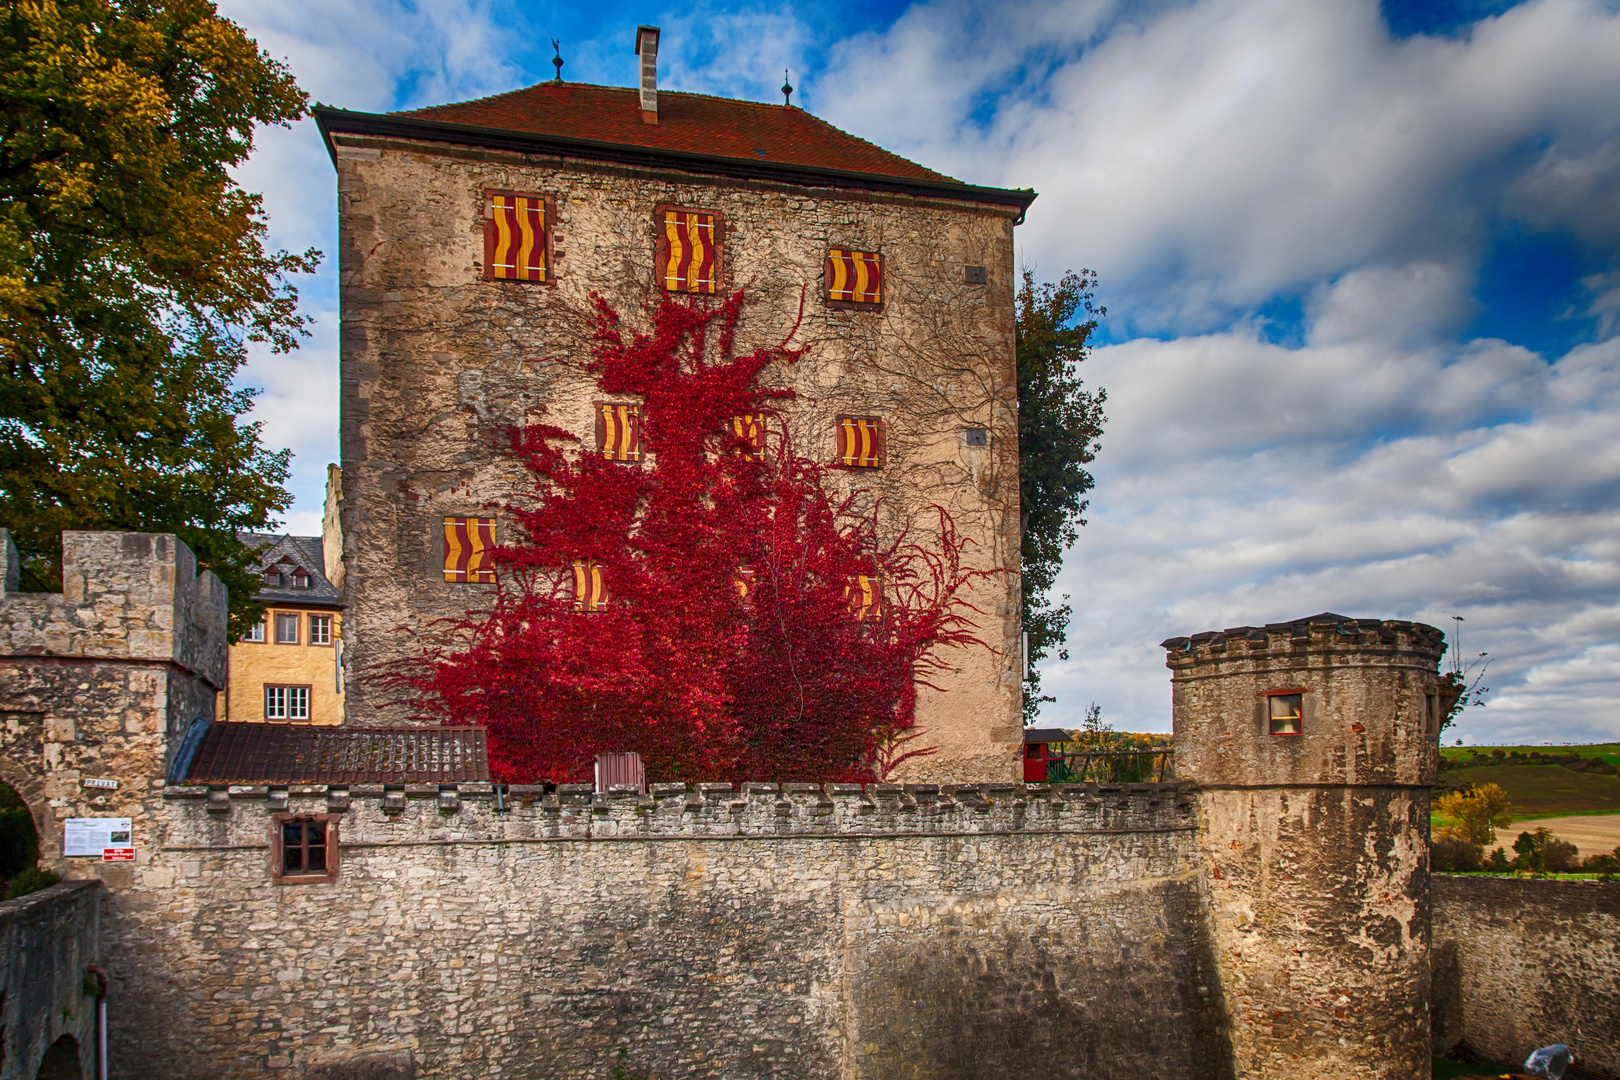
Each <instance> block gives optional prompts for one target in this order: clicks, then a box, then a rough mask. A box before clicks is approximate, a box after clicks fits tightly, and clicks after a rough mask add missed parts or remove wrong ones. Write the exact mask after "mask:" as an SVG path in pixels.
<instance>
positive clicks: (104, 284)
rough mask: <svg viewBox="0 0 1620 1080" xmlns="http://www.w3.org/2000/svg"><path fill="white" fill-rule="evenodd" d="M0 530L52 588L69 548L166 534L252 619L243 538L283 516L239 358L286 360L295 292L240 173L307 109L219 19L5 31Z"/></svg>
mask: <svg viewBox="0 0 1620 1080" xmlns="http://www.w3.org/2000/svg"><path fill="white" fill-rule="evenodd" d="M0 103H3V109H0V523H3V524H5V525H7V526H9V527H10V528H11V529H12V530H13V532H14V533H15V535H16V536H17V539H18V542H19V547H20V548H22V549H23V553H24V556H25V577H26V579H27V580H29V581H30V583H31V584H33V585H34V586H35V587H52V586H54V584H55V582H56V581H57V580H58V579H59V575H60V565H59V561H60V557H61V554H60V546H59V542H58V539H57V538H58V535H59V534H60V532H61V531H62V530H63V529H95V528H102V529H108V528H111V529H136V530H145V531H172V532H175V533H177V534H179V535H180V537H181V538H182V539H183V540H185V541H186V543H187V544H188V545H190V546H191V548H192V550H193V551H195V552H196V553H197V555H198V557H199V560H200V561H201V562H202V563H203V565H205V566H207V567H209V568H211V569H213V570H214V571H215V573H217V574H219V575H220V576H221V577H222V578H223V579H224V580H225V582H226V584H227V585H229V586H230V587H231V594H232V613H233V618H234V620H235V623H236V625H237V626H238V627H239V626H241V625H243V622H244V617H245V616H246V614H247V613H248V612H249V611H250V610H252V609H253V607H254V605H253V595H254V593H255V592H256V591H257V589H256V584H257V583H256V582H255V581H254V579H253V577H252V576H251V574H250V573H249V568H250V565H251V561H252V553H251V552H250V551H249V550H248V549H247V548H246V547H245V546H244V545H243V544H241V543H240V542H239V541H238V539H237V537H236V530H238V529H248V528H263V527H265V526H266V525H268V524H269V523H270V519H271V515H272V514H274V513H275V512H276V511H279V510H283V509H285V508H286V507H287V506H288V505H289V503H290V500H289V497H288V495H287V494H286V492H285V490H284V488H283V486H282V485H283V482H284V481H285V479H286V476H287V463H288V457H289V455H288V454H287V452H286V451H280V452H272V451H269V450H267V449H265V448H264V447H263V446H262V445H261V444H260V441H259V426H258V425H257V424H248V423H243V422H241V417H242V416H243V414H244V413H245V412H247V410H248V408H249V407H250V406H251V403H252V393H251V392H249V391H243V390H238V389H235V388H234V387H233V379H234V377H235V375H236V373H237V372H238V371H239V369H240V368H241V366H242V364H243V363H244V361H245V358H246V349H247V345H248V343H250V342H264V343H267V344H268V345H269V346H270V347H271V348H272V349H274V350H276V351H283V350H287V349H290V348H292V347H294V345H295V343H296V340H297V337H298V336H299V334H300V333H301V331H302V326H303V319H302V318H301V317H300V316H299V315H297V314H296V310H295V309H296V304H297V295H296V292H295V291H294V289H293V288H292V286H291V285H289V284H288V283H287V282H286V277H287V275H289V274H292V273H297V272H307V271H311V270H313V269H314V268H315V265H316V262H317V260H318V258H319V253H318V252H315V251H313V250H311V251H308V252H305V253H304V254H302V255H292V254H288V253H286V252H278V253H271V252H268V251H267V250H266V248H265V238H266V226H265V221H264V216H263V213H262V210H261V206H260V199H259V196H257V195H254V194H250V193H248V192H245V191H243V190H242V189H241V188H240V187H238V186H237V184H236V183H235V182H234V181H233V180H232V178H231V175H230V170H231V169H232V167H234V166H237V165H240V164H241V163H242V162H243V161H244V160H245V159H246V158H247V156H248V154H249V152H250V151H251V150H252V147H253V129H254V126H255V125H257V124H287V123H289V122H290V121H292V120H294V119H296V118H297V117H299V116H301V115H302V114H303V111H304V103H305V99H304V95H303V93H302V92H301V91H300V90H299V89H298V87H297V86H296V85H295V84H294V82H293V79H292V77H291V75H289V74H288V73H287V71H286V70H285V68H283V67H282V66H281V65H280V64H278V63H276V62H275V61H273V60H271V59H270V58H269V57H267V56H266V55H264V54H263V53H262V52H260V51H259V49H258V48H257V46H256V45H255V44H254V42H253V41H252V40H251V39H249V38H248V37H247V35H246V34H244V33H243V31H242V30H241V28H240V27H238V26H236V25H235V24H234V23H231V22H230V21H228V20H226V19H223V18H221V17H220V16H219V15H218V14H217V13H216V11H215V9H214V5H213V3H211V2H209V0H36V2H31V3H25V2H21V0H13V2H11V3H8V4H7V5H6V11H5V13H4V15H3V16H0Z"/></svg>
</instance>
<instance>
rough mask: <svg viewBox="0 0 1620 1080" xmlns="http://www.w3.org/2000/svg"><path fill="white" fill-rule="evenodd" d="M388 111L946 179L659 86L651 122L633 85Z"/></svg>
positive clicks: (797, 117)
mask: <svg viewBox="0 0 1620 1080" xmlns="http://www.w3.org/2000/svg"><path fill="white" fill-rule="evenodd" d="M390 115H393V116H405V117H415V118H419V119H422V120H436V121H439V122H442V123H451V124H467V125H471V126H475V127H484V128H494V129H498V130H501V131H522V132H528V133H531V134H536V135H553V136H562V137H564V138H571V139H591V140H595V141H598V142H606V143H615V144H618V145H621V146H639V147H643V148H646V149H649V150H673V151H678V152H681V153H688V154H707V155H712V156H715V157H726V158H736V159H739V160H743V161H754V162H758V161H768V162H774V163H777V164H781V165H799V166H807V167H810V168H817V169H838V170H843V171H847V172H856V173H866V174H868V175H873V176H894V177H901V178H904V179H907V180H934V181H945V182H950V180H951V178H950V177H948V176H944V175H942V174H940V173H937V172H934V171H933V170H931V169H925V168H923V167H922V166H921V165H918V164H916V163H915V162H912V161H907V160H906V159H905V158H903V157H901V156H900V155H898V154H891V153H889V152H888V151H887V150H884V149H883V148H882V147H879V146H874V145H872V144H871V143H869V142H867V141H866V140H865V139H858V138H856V137H855V136H853V135H851V134H849V133H848V132H844V131H840V130H838V129H837V128H835V127H833V126H832V125H831V124H829V123H827V122H826V121H825V120H819V119H817V118H816V117H814V116H812V115H810V114H809V113H807V112H805V111H804V110H803V109H800V108H793V107H789V106H786V105H766V104H762V103H760V102H756V101H733V100H732V99H730V98H721V97H710V96H709V95H707V94H683V93H679V92H676V91H671V90H660V91H658V123H657V124H648V123H645V122H643V121H642V119H641V104H640V97H639V95H638V93H637V91H635V90H632V89H628V88H625V87H617V86H590V85H587V84H585V83H555V82H549V83H540V84H538V85H536V86H530V87H526V88H524V89H522V90H513V91H511V92H510V93H506V94H497V95H496V96H494V97H487V98H480V99H478V100H477V101H463V102H459V103H457V104H454V105H434V106H431V107H429V108H425V109H410V110H407V111H405V112H400V113H392V114H390Z"/></svg>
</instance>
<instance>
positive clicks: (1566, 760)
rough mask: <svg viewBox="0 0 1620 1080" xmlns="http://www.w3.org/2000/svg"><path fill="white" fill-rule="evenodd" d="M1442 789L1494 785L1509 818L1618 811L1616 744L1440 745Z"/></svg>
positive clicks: (1619, 780)
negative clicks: (1508, 805) (1505, 798)
mask: <svg viewBox="0 0 1620 1080" xmlns="http://www.w3.org/2000/svg"><path fill="white" fill-rule="evenodd" d="M1442 753H1443V755H1444V757H1445V759H1446V761H1445V765H1446V767H1445V768H1444V769H1443V770H1442V771H1441V773H1440V787H1441V788H1442V789H1443V790H1454V789H1456V788H1462V787H1470V786H1474V785H1478V784H1498V785H1500V786H1501V787H1502V789H1503V790H1504V791H1506V792H1507V793H1508V798H1509V799H1510V800H1511V801H1512V803H1513V809H1512V811H1511V812H1512V814H1513V817H1514V819H1515V820H1523V819H1525V818H1529V817H1558V816H1562V815H1565V814H1593V813H1599V814H1601V813H1620V775H1617V772H1620V770H1617V765H1620V744H1615V743H1603V744H1597V745H1592V746H1556V747H1551V746H1502V747H1464V746H1455V747H1453V746H1448V747H1443V748H1442Z"/></svg>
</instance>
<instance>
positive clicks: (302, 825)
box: [272, 814, 338, 885]
mask: <svg viewBox="0 0 1620 1080" xmlns="http://www.w3.org/2000/svg"><path fill="white" fill-rule="evenodd" d="M274 821H275V824H274V826H273V828H274V829H275V833H274V837H275V842H274V844H273V848H274V853H273V855H274V862H273V863H272V868H273V870H274V873H275V878H276V880H277V881H278V882H280V883H281V884H283V885H306V884H314V883H318V882H329V881H334V880H336V879H337V871H338V818H337V816H336V815H334V814H303V815H298V816H294V815H291V814H278V815H276V817H275V819H274Z"/></svg>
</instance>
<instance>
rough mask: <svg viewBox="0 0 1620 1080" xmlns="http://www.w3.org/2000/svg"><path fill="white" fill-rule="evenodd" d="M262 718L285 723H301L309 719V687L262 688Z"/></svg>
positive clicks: (268, 686) (266, 686)
mask: <svg viewBox="0 0 1620 1080" xmlns="http://www.w3.org/2000/svg"><path fill="white" fill-rule="evenodd" d="M264 718H265V719H266V720H281V721H284V722H286V723H293V724H296V723H302V722H304V721H307V720H308V719H309V687H307V686H271V685H269V684H266V685H265V688H264Z"/></svg>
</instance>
